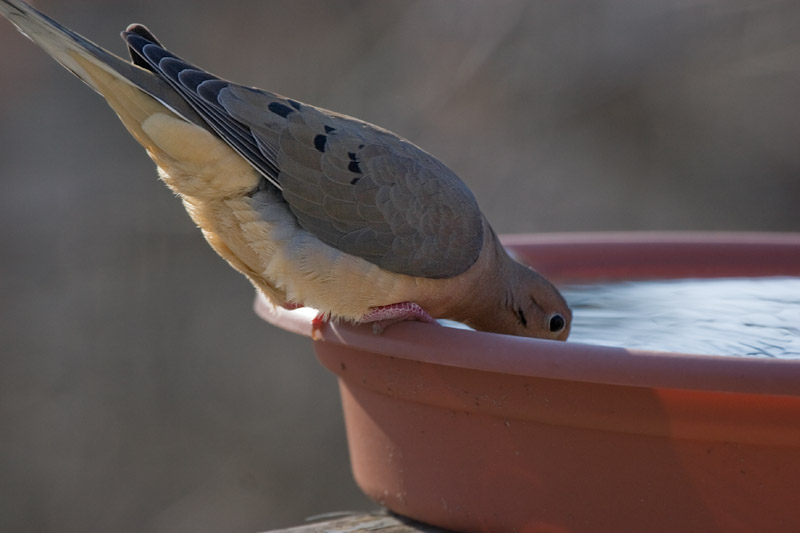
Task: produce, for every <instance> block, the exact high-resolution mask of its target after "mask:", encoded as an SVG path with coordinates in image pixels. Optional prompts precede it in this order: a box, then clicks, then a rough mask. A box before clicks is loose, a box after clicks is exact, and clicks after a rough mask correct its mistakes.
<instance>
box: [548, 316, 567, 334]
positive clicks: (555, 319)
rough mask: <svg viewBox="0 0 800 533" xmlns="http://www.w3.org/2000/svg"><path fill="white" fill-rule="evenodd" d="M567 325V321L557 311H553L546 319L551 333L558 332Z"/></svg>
mask: <svg viewBox="0 0 800 533" xmlns="http://www.w3.org/2000/svg"><path fill="white" fill-rule="evenodd" d="M566 325H567V321H566V320H564V317H563V316H561V315H560V314H559V313H553V314H552V315H550V318H549V319H548V321H547V326H548V328H549V329H550V332H551V333H559V332H561V330H563V329H564V327H565V326H566Z"/></svg>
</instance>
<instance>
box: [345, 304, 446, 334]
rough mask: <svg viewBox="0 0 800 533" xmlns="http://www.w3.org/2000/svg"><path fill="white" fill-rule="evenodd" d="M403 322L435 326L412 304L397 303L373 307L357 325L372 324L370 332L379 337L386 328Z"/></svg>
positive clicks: (433, 322)
mask: <svg viewBox="0 0 800 533" xmlns="http://www.w3.org/2000/svg"><path fill="white" fill-rule="evenodd" d="M405 320H418V321H419V322H426V323H428V324H436V319H435V318H433V317H432V316H431V315H429V314H428V312H427V311H425V310H424V309H423V308H421V307H420V306H418V305H417V304H415V303H414V302H399V303H396V304H390V305H382V306H380V307H373V308H372V309H370V311H369V313H367V314H365V315H364V316H362V317H361V319H360V320H359V323H361V324H367V323H369V322H372V332H373V333H375V335H380V334H381V333H383V330H384V329H386V328H387V327H388V326H391V325H392V324H396V323H398V322H403V321H405Z"/></svg>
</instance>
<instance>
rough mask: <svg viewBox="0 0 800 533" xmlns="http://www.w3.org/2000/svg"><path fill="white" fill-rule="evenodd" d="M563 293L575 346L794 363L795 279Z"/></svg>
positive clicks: (799, 318) (797, 348)
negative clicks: (585, 344)
mask: <svg viewBox="0 0 800 533" xmlns="http://www.w3.org/2000/svg"><path fill="white" fill-rule="evenodd" d="M562 293H563V294H564V297H565V298H566V299H567V302H569V305H570V307H571V308H572V310H573V312H574V317H573V324H572V333H571V335H570V338H569V340H570V341H573V342H582V343H587V344H602V345H606V346H620V347H625V348H638V349H647V350H661V351H671V352H683V353H701V354H713V355H740V356H741V355H747V356H763V357H780V358H800V278H794V277H792V278H786V277H781V278H777V277H776V278H731V279H727V278H723V279H684V280H666V281H664V280H659V281H625V282H609V283H596V284H587V285H570V286H566V287H564V288H563V289H562Z"/></svg>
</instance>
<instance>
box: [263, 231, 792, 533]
mask: <svg viewBox="0 0 800 533" xmlns="http://www.w3.org/2000/svg"><path fill="white" fill-rule="evenodd" d="M504 242H505V243H506V244H507V246H508V247H509V248H510V249H512V250H513V251H514V252H515V253H516V254H517V255H518V256H519V257H520V258H521V259H522V260H524V261H526V262H528V263H529V264H531V265H533V266H534V267H535V268H536V269H537V270H539V271H540V272H542V273H543V274H545V275H546V276H548V277H550V278H551V279H553V280H554V281H556V282H557V283H558V282H564V281H580V282H586V281H593V280H611V279H652V278H680V277H730V276H750V277H752V276H769V275H794V276H798V275H800V235H798V234H694V233H689V234H663V233H658V234H652V233H650V234H588V235H549V236H538V237H534V236H509V237H506V238H505V239H504ZM256 307H257V312H258V313H259V314H260V315H261V316H262V317H263V318H264V319H266V320H267V321H269V322H272V323H273V324H275V325H277V326H279V327H282V328H285V329H287V330H290V331H294V332H296V333H300V334H303V335H308V336H311V324H310V318H311V316H313V315H311V314H309V313H307V312H306V313H304V312H302V310H300V311H285V310H282V309H278V310H275V309H272V308H271V306H269V305H268V304H266V303H264V302H263V301H260V300H258V301H257V305H256ZM675 334H676V335H679V334H680V332H679V331H676V332H675ZM313 345H314V349H315V350H316V352H317V355H318V357H319V359H320V360H321V361H322V363H323V364H324V365H325V366H326V367H327V368H328V369H329V370H331V371H332V372H333V373H335V374H336V375H337V376H338V378H339V384H340V389H341V394H342V405H343V408H344V414H345V421H346V425H347V435H348V442H349V446H350V458H351V462H352V467H353V474H354V476H355V479H356V482H357V483H358V485H359V486H360V487H361V489H362V490H363V491H364V492H365V493H366V494H367V495H368V496H369V497H371V498H372V499H373V500H375V501H376V502H379V503H380V504H382V505H384V506H386V507H388V508H389V509H391V510H393V511H395V512H397V513H401V514H404V515H407V516H410V517H413V518H415V519H418V520H421V521H424V522H428V523H431V524H435V525H438V526H441V527H445V528H451V529H455V530H463V531H548V532H554V531H591V532H598V531H670V532H674V531H681V532H685V531H726V532H727V531H759V532H765V531H800V360H779V359H757V358H748V357H719V356H710V355H697V354H694V355H690V354H676V353H666V352H644V351H637V350H626V349H621V348H609V347H602V346H590V345H582V344H577V343H570V342H567V343H561V342H555V341H544V340H535V339H525V338H519V337H511V336H505V335H496V334H489V333H479V332H472V331H464V330H458V329H451V328H442V327H435V326H431V325H426V324H420V323H402V324H397V325H395V326H392V327H390V328H388V329H387V331H386V332H385V333H384V334H382V335H380V336H376V335H374V334H373V333H372V331H371V329H370V328H369V327H367V326H362V327H356V326H350V325H345V324H338V325H328V326H325V327H324V328H323V330H322V331H321V332H319V333H318V334H317V339H316V340H315V341H314V343H313Z"/></svg>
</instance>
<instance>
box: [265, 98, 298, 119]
mask: <svg viewBox="0 0 800 533" xmlns="http://www.w3.org/2000/svg"><path fill="white" fill-rule="evenodd" d="M267 109H269V110H270V111H272V112H273V113H275V114H276V115H278V116H281V117H283V118H286V117H287V116H289V113H294V109H292V108H291V107H289V106H285V105H283V104H282V103H280V102H272V103H271V104H269V105H268V106H267Z"/></svg>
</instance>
